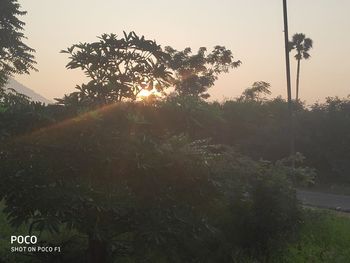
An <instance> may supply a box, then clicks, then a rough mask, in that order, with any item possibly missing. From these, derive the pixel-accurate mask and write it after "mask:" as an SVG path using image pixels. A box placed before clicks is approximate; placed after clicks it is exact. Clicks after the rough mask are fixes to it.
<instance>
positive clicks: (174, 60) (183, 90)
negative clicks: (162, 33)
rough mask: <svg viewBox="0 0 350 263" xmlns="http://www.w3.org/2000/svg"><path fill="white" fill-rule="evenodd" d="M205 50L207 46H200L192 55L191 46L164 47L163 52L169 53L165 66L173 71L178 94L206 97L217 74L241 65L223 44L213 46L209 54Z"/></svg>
mask: <svg viewBox="0 0 350 263" xmlns="http://www.w3.org/2000/svg"><path fill="white" fill-rule="evenodd" d="M206 51H207V48H205V47H201V48H199V50H198V52H197V54H194V55H192V50H191V48H185V49H184V50H183V51H177V50H175V49H173V48H172V47H169V46H168V47H165V52H166V53H167V54H169V60H168V61H167V66H168V67H169V68H170V69H172V70H173V71H174V73H175V77H174V78H175V80H174V83H173V84H174V87H175V91H176V92H177V93H178V94H180V95H185V96H196V97H198V96H199V97H201V98H208V97H209V94H208V93H207V91H208V89H209V88H210V87H212V86H213V85H214V83H215V81H216V80H217V79H218V75H219V74H220V73H224V72H228V71H229V69H230V68H237V67H238V66H239V65H241V61H240V60H237V61H235V60H234V58H233V55H232V52H231V50H229V49H226V48H225V47H223V46H215V47H214V49H213V50H212V51H211V52H210V53H209V54H206Z"/></svg>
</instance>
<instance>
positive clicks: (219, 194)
mask: <svg viewBox="0 0 350 263" xmlns="http://www.w3.org/2000/svg"><path fill="white" fill-rule="evenodd" d="M7 2H8V4H9V5H10V6H11V8H12V9H9V10H8V11H9V14H10V17H11V18H16V16H18V15H22V14H24V13H23V12H20V11H18V9H19V5H18V4H17V3H16V1H15V0H13V1H7ZM11 10H12V11H11ZM16 21H17V20H16ZM17 22H18V23H19V21H17ZM18 25H19V26H14V27H13V28H12V33H15V32H16V31H18V30H21V29H22V27H20V25H21V23H19V24H18ZM10 29H11V28H10ZM10 31H11V30H10ZM21 37H22V35H21V34H20V35H17V39H19V40H20V39H21ZM0 44H1V43H0ZM13 45H15V46H18V47H22V49H23V48H24V50H22V51H21V52H20V53H21V54H22V58H21V57H20V56H19V57H18V59H20V61H21V62H23V63H24V64H18V63H15V66H16V65H17V66H18V65H19V68H16V67H15V68H8V67H7V66H6V67H5V68H7V69H8V70H7V71H6V72H0V73H1V74H2V75H1V76H0V120H1V121H0V146H1V149H0V180H1V185H0V200H1V205H2V207H1V208H2V211H3V213H4V214H5V215H6V220H4V218H1V220H4V221H6V222H4V224H7V223H8V224H10V226H11V227H14V228H17V229H19V231H25V232H27V231H28V232H29V233H30V234H36V235H38V236H40V240H41V241H40V242H49V243H53V244H57V245H61V246H62V247H63V249H64V251H63V253H62V254H55V253H52V254H47V255H44V256H43V255H40V254H33V255H29V256H31V257H28V258H26V257H25V256H24V257H23V260H24V261H28V262H90V263H96V262H99V263H104V262H135V263H136V262H208V263H209V262H246V261H247V262H249V261H253V262H254V261H258V262H273V261H276V260H277V261H278V260H280V259H281V258H284V257H285V256H287V257H290V258H293V257H294V258H298V257H299V258H301V260H303V259H304V258H305V257H303V256H300V255H298V254H296V253H295V250H293V244H294V243H293V242H295V238H296V237H298V236H299V234H300V231H307V230H305V229H303V227H305V226H307V223H305V222H307V221H306V220H310V218H309V217H308V216H306V217H305V215H303V213H302V210H301V208H300V206H299V203H298V201H297V199H296V194H295V187H296V186H297V185H309V184H313V183H314V181H315V180H316V182H318V183H322V182H323V183H324V182H327V183H330V182H333V183H349V181H350V180H349V178H348V176H347V174H349V169H350V166H349V164H348V162H347V159H349V157H350V156H349V155H350V151H349V147H348V146H349V145H350V141H349V140H350V137H349V134H350V119H349V117H350V116H349V114H350V108H349V107H350V101H349V100H348V99H339V98H328V99H327V101H326V102H325V103H322V104H315V105H312V106H311V107H306V106H305V105H303V104H302V103H301V102H299V100H296V102H294V105H293V106H294V107H293V108H294V110H295V115H296V116H295V117H296V118H295V120H296V133H295V138H296V145H297V150H298V151H299V152H301V153H302V154H300V153H297V154H296V155H293V156H289V149H288V141H289V138H288V134H289V132H288V131H289V127H290V126H289V123H288V114H289V113H288V105H287V103H286V102H285V101H284V100H283V99H281V98H279V97H278V98H273V99H266V98H265V97H264V96H265V95H266V94H268V95H269V94H271V92H270V85H269V84H268V83H266V82H263V81H259V82H255V83H253V85H252V87H250V88H247V89H246V90H245V91H244V92H243V94H242V96H240V97H239V98H237V99H234V100H228V101H225V102H222V103H218V102H207V101H205V99H206V98H208V97H209V95H208V89H209V88H210V87H212V86H213V85H214V83H215V81H216V80H217V78H218V75H219V74H221V73H225V72H228V71H229V70H230V69H233V68H236V67H238V66H240V64H241V61H239V60H235V59H234V57H233V54H232V52H231V51H230V50H228V49H226V48H225V47H223V46H219V45H217V46H215V47H214V48H213V50H212V51H209V52H208V51H207V49H206V48H204V47H202V48H200V49H199V50H198V52H197V53H194V54H193V53H192V50H191V49H190V48H186V49H184V50H183V51H177V50H175V49H174V48H171V47H166V48H164V49H163V48H162V47H161V46H159V45H158V44H157V43H156V42H155V41H151V40H147V39H146V38H145V37H144V36H141V37H139V36H138V35H137V34H136V33H134V32H131V33H124V35H123V36H122V37H118V36H117V35H114V34H109V35H108V34H104V35H102V36H101V37H100V38H99V40H98V41H97V42H92V43H80V44H77V45H73V46H72V47H69V48H67V49H66V50H64V51H62V52H63V53H65V54H68V55H69V56H70V57H69V59H70V61H69V63H68V64H67V68H68V69H75V68H80V69H82V70H83V71H84V73H85V74H86V75H87V76H88V78H89V80H88V82H87V83H84V84H81V85H78V86H77V91H76V92H73V93H71V94H68V95H66V96H64V97H63V98H62V99H58V100H57V103H56V104H54V105H43V104H41V103H38V102H32V101H30V99H29V98H27V97H26V96H24V95H22V94H19V93H17V92H16V91H15V90H5V89H4V88H3V85H2V84H3V83H2V82H5V81H6V79H7V77H8V76H10V75H11V74H12V73H28V70H30V69H34V68H33V64H34V61H33V57H32V55H31V54H30V52H32V51H33V50H31V49H29V48H28V47H26V46H24V45H23V44H22V43H21V42H20V43H17V44H16V43H15V44H13ZM1 48H2V50H5V51H6V50H7V47H6V46H2V47H1ZM304 51H305V50H304ZM307 51H308V50H306V51H305V52H307ZM300 52H302V51H300ZM23 56H24V57H23ZM304 58H306V57H305V56H304ZM25 59H27V60H25ZM299 60H300V59H299ZM2 62H6V60H4V59H2ZM3 65H5V64H3ZM167 87H172V88H173V93H171V94H167V95H166V96H165V97H163V98H160V97H156V96H149V98H147V99H145V100H143V101H139V102H137V99H138V94H139V93H140V92H142V91H152V90H155V91H157V92H159V93H162V92H164V90H165V89H166V88H167ZM163 95H164V93H163ZM291 164H292V165H291ZM309 167H314V168H309ZM325 220H326V219H325ZM325 222H326V221H325ZM326 223H327V222H326ZM323 224H324V222H321V223H320V225H321V226H322V225H323ZM1 231H4V232H6V233H2V234H3V235H8V234H9V230H8V229H6V228H4V229H1ZM302 233H303V232H302ZM301 237H302V238H305V237H303V236H302V234H301ZM302 240H303V239H302ZM0 242H1V243H4V240H1V241H0ZM305 242H306V243H305V244H307V242H308V240H305ZM320 242H321V240H320ZM315 249H318V248H317V247H315ZM280 251H283V252H284V254H282V255H280V254H279V252H280ZM286 251H287V252H286ZM0 256H1V257H2V258H1V260H3V261H5V262H11V261H12V262H13V258H12V257H10V256H9V255H8V254H7V253H6V251H3V250H0ZM326 256H327V257H331V255H325V257H326ZM344 256H345V254H344ZM322 257H323V256H322ZM321 259H322V258H321ZM15 260H17V259H16V258H15ZM21 260H22V259H21ZM298 260H299V259H298Z"/></svg>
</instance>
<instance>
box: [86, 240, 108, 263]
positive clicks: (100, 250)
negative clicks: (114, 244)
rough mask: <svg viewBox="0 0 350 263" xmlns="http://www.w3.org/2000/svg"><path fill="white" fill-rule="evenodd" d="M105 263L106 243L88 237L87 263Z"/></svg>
mask: <svg viewBox="0 0 350 263" xmlns="http://www.w3.org/2000/svg"><path fill="white" fill-rule="evenodd" d="M105 262H107V243H106V242H104V241H101V240H96V239H95V238H93V237H91V236H89V247H88V263H105Z"/></svg>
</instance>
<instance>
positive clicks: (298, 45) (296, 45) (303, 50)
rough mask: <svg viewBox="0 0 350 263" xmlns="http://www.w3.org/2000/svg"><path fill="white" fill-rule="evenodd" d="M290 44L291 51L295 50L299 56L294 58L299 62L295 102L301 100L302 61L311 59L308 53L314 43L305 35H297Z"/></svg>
mask: <svg viewBox="0 0 350 263" xmlns="http://www.w3.org/2000/svg"><path fill="white" fill-rule="evenodd" d="M289 44H290V50H293V49H295V50H296V52H297V54H296V55H295V56H294V57H295V59H296V60H297V61H298V66H297V81H296V97H295V100H296V101H298V100H299V78H300V61H301V60H302V59H305V60H307V59H309V58H310V57H311V56H310V54H309V53H308V52H309V51H310V49H311V48H312V44H313V41H312V39H311V38H307V37H306V36H305V34H302V33H297V34H295V35H294V36H293V38H292V41H291V42H290V43H289Z"/></svg>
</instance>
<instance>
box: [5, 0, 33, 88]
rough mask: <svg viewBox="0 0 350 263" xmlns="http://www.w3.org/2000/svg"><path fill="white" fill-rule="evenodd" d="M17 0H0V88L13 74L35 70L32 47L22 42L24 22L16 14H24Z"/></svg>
mask: <svg viewBox="0 0 350 263" xmlns="http://www.w3.org/2000/svg"><path fill="white" fill-rule="evenodd" d="M25 14H26V12H25V11H21V10H20V4H19V3H18V2H17V0H2V1H1V6H0V90H1V89H2V87H3V86H4V85H5V83H6V82H7V80H8V77H10V76H12V75H13V74H23V73H25V74H29V71H30V70H36V69H35V67H34V64H35V61H34V56H33V54H32V53H33V52H34V49H32V48H30V47H28V46H27V45H26V44H24V43H23V39H25V36H24V34H23V33H22V31H23V27H24V25H25V23H24V22H22V21H21V20H19V19H18V16H23V15H25Z"/></svg>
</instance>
